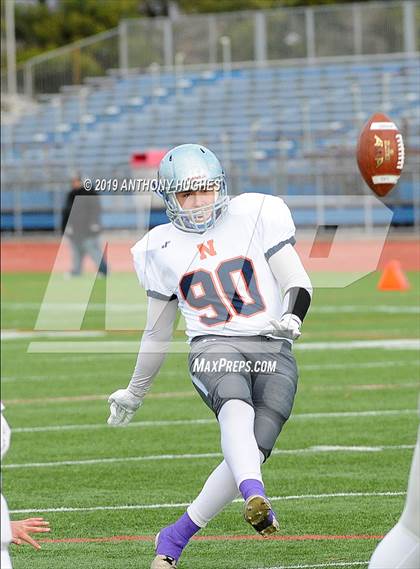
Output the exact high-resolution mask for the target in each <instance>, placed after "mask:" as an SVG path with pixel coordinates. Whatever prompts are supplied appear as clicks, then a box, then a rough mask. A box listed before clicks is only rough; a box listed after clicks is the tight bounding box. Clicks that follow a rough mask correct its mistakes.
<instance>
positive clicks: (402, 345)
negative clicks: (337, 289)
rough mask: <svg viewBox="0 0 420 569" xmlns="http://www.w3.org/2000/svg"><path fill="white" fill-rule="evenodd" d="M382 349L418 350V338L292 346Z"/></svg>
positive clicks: (308, 348) (298, 345) (311, 348)
mask: <svg viewBox="0 0 420 569" xmlns="http://www.w3.org/2000/svg"><path fill="white" fill-rule="evenodd" d="M354 348H359V349H366V350H371V349H378V348H379V349H384V350H391V349H396V350H417V351H418V350H420V340H418V339H417V338H400V339H396V340H352V341H349V342H306V343H305V342H302V343H299V342H298V343H296V344H295V345H294V346H293V349H294V350H353V349H354Z"/></svg>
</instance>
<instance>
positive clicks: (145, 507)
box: [11, 492, 406, 514]
mask: <svg viewBox="0 0 420 569" xmlns="http://www.w3.org/2000/svg"><path fill="white" fill-rule="evenodd" d="M405 494H406V493H405V492H336V493H332V494H299V495H295V496H293V495H292V496H274V497H270V500H271V501H272V502H278V501H287V500H325V499H329V498H370V497H395V496H405ZM242 502H243V500H241V499H240V498H238V499H237V500H234V501H233V503H242ZM189 505H190V502H182V503H163V504H131V505H120V506H91V507H89V506H87V507H76V508H71V507H61V508H35V509H32V510H31V509H28V508H26V509H23V510H22V509H21V510H11V513H12V514H28V513H30V512H35V513H48V512H58V513H59V512H97V511H102V510H111V511H112V510H158V509H160V508H186V507H187V506H189Z"/></svg>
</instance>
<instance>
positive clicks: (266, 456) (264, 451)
mask: <svg viewBox="0 0 420 569" xmlns="http://www.w3.org/2000/svg"><path fill="white" fill-rule="evenodd" d="M258 449H259V451H260V453H262V455H263V460H262V464H264V462H267V460H268V459H269V458H270V455H271V451H272V449H267V448H262V447H260V446H258Z"/></svg>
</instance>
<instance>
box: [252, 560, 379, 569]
mask: <svg viewBox="0 0 420 569" xmlns="http://www.w3.org/2000/svg"><path fill="white" fill-rule="evenodd" d="M368 564H369V561H335V562H334V563H317V564H315V565H277V566H276V567H258V569H322V567H356V566H360V565H368Z"/></svg>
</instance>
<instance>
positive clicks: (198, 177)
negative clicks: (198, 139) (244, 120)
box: [157, 144, 229, 233]
mask: <svg viewBox="0 0 420 569" xmlns="http://www.w3.org/2000/svg"><path fill="white" fill-rule="evenodd" d="M158 178H159V184H158V190H157V193H158V194H159V195H160V197H161V198H162V199H163V201H164V202H165V205H166V214H167V216H168V218H169V219H170V221H171V222H172V223H173V225H174V226H175V227H177V228H178V229H180V230H181V231H186V232H189V233H204V232H205V231H207V230H208V229H210V228H211V227H213V226H214V225H215V224H216V222H217V220H218V219H219V218H220V217H221V216H222V215H223V213H224V212H225V211H226V210H227V207H228V203H229V197H228V195H227V186H226V180H225V173H224V171H223V169H222V166H221V165H220V162H219V160H218V159H217V158H216V156H215V155H214V154H213V152H211V151H210V150H208V149H207V148H205V147H204V146H201V145H198V144H183V145H181V146H177V147H176V148H173V149H172V150H170V151H169V152H168V153H167V154H166V155H165V156H164V158H163V159H162V161H161V163H160V166H159V174H158ZM205 191H208V192H212V195H213V196H214V199H213V201H212V202H210V203H209V202H208V200H203V202H204V203H203V205H199V206H198V207H185V208H184V207H183V206H182V205H181V203H180V199H181V195H182V196H185V195H186V193H187V194H188V195H191V194H192V193H193V192H199V193H200V194H203V193H204V192H205ZM182 201H183V200H182V199H181V202H182ZM194 201H195V200H194Z"/></svg>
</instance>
